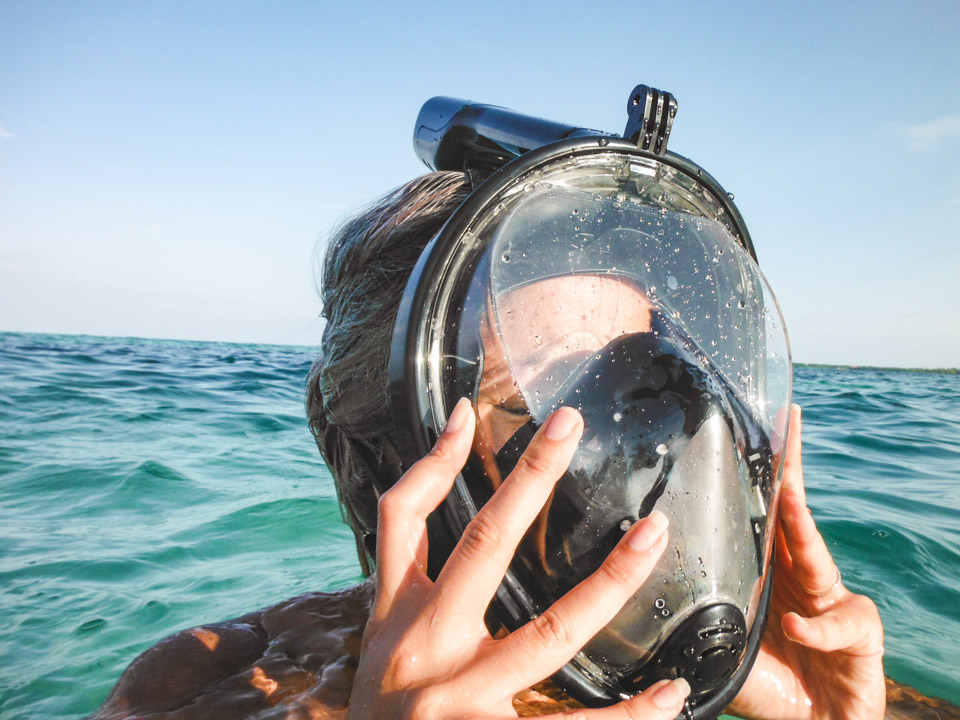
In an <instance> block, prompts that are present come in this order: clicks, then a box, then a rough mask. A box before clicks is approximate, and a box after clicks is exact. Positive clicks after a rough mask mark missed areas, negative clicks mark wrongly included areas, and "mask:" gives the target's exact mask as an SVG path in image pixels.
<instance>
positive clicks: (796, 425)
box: [783, 403, 807, 503]
mask: <svg viewBox="0 0 960 720" xmlns="http://www.w3.org/2000/svg"><path fill="white" fill-rule="evenodd" d="M802 430H803V421H802V418H801V413H800V406H799V405H797V404H796V403H794V404H793V405H791V406H790V430H789V432H788V433H787V454H786V457H784V460H783V484H784V486H785V487H792V488H793V489H794V490H796V492H797V494H798V495H799V496H800V497H801V499H802V500H803V502H804V503H805V502H806V501H807V495H806V491H805V490H804V487H803V453H802V452H801V450H802V447H803V443H802V441H801V437H800V436H801V431H802Z"/></svg>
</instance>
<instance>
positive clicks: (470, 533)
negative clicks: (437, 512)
mask: <svg viewBox="0 0 960 720" xmlns="http://www.w3.org/2000/svg"><path fill="white" fill-rule="evenodd" d="M582 432H583V419H582V418H581V417H580V413H578V412H577V411H576V410H574V409H572V408H560V409H559V410H557V411H556V412H555V413H553V415H551V416H550V417H549V418H548V420H547V422H546V423H545V424H544V426H543V428H541V429H540V431H539V432H537V434H536V436H535V437H534V439H533V440H532V441H531V443H530V446H529V447H528V448H527V450H526V451H525V452H524V453H523V456H522V457H521V458H520V461H519V462H518V463H517V467H516V468H515V469H514V471H513V472H512V473H510V476H509V477H508V478H507V479H506V481H504V483H503V485H501V486H500V488H499V489H498V490H497V492H496V493H495V494H494V495H493V497H491V498H490V500H488V501H487V503H486V504H485V505H484V506H483V508H482V509H481V510H480V512H478V513H477V515H476V517H474V518H473V520H472V521H471V522H470V524H469V525H467V528H466V530H464V533H463V536H462V537H461V538H460V542H459V543H457V547H456V548H455V549H454V551H453V553H452V554H451V555H450V558H449V559H448V560H447V563H446V565H445V566H444V568H443V570H442V571H441V572H440V576H439V577H438V578H437V590H438V596H439V597H440V598H442V600H443V602H444V603H446V604H447V606H448V607H455V608H458V609H459V611H461V612H467V613H473V614H478V615H482V614H483V613H484V611H485V610H486V608H487V605H488V604H489V603H490V598H491V597H493V594H494V593H495V592H496V589H497V587H499V585H500V583H501V582H502V580H503V575H504V573H505V572H506V571H507V567H508V566H509V564H510V561H511V560H512V559H513V555H514V553H515V552H516V549H517V545H518V544H519V542H520V540H521V538H522V537H523V535H524V533H525V532H526V531H527V528H529V527H530V524H531V523H532V522H533V520H534V518H536V516H537V514H538V513H539V512H540V510H541V509H542V508H543V505H544V503H545V502H546V501H547V498H548V497H550V493H551V492H552V491H553V487H554V485H555V484H556V482H557V480H558V479H559V478H560V476H561V475H563V473H564V471H565V470H566V469H567V467H568V466H569V465H570V459H571V458H572V457H573V453H574V451H575V450H576V448H577V443H578V442H579V440H580V434H581V433H582Z"/></svg>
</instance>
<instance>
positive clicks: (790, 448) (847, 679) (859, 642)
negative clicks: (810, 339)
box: [727, 405, 886, 720]
mask: <svg viewBox="0 0 960 720" xmlns="http://www.w3.org/2000/svg"><path fill="white" fill-rule="evenodd" d="M800 448H801V443H800V408H799V406H797V405H794V406H793V409H792V411H791V414H790V437H789V440H788V443H787V455H786V458H785V463H784V471H783V472H784V481H783V483H784V486H783V489H782V491H781V495H780V510H779V521H778V522H779V527H778V529H777V538H776V554H777V558H776V569H775V572H774V580H773V597H772V598H771V603H770V619H769V622H768V624H767V628H766V631H765V633H764V636H763V639H762V641H761V645H760V654H759V656H758V657H757V662H756V664H755V665H754V666H753V669H752V670H751V672H750V676H749V677H748V678H747V682H746V684H745V685H744V686H743V689H742V690H741V691H740V694H739V695H737V697H736V699H735V700H734V702H733V704H732V705H731V706H730V708H728V710H727V712H730V713H733V714H735V715H740V716H742V717H747V718H758V719H762V720H774V719H776V720H817V719H819V718H831V719H835V718H846V719H848V720H854V719H857V720H860V719H863V720H866V719H868V718H870V719H872V718H877V719H879V718H882V717H883V713H884V706H885V703H886V694H885V690H884V678H883V663H882V657H883V627H882V626H881V624H880V615H879V614H878V613H877V608H876V605H874V604H873V601H871V600H870V599H869V598H867V597H865V596H863V595H856V594H854V593H852V592H850V591H849V590H847V589H846V588H845V587H844V586H843V584H842V583H841V582H840V572H839V570H838V569H837V566H836V565H835V564H834V561H833V558H832V557H831V556H830V551H829V550H827V546H826V543H824V541H823V538H822V537H821V536H820V533H819V532H818V531H817V527H816V524H815V523H814V521H813V518H812V517H811V515H810V511H809V510H808V509H807V504H806V496H805V493H804V489H803V468H802V466H801V459H800Z"/></svg>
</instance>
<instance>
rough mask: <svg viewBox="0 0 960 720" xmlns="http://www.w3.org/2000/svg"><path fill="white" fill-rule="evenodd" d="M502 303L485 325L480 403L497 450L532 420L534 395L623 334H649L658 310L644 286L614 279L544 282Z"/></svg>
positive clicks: (490, 308) (502, 299)
mask: <svg viewBox="0 0 960 720" xmlns="http://www.w3.org/2000/svg"><path fill="white" fill-rule="evenodd" d="M495 304H496V307H495V308H494V307H493V306H492V305H488V308H487V312H486V313H485V317H484V319H483V321H482V322H481V328H480V340H481V343H482V345H483V352H484V363H483V374H482V375H481V378H480V390H479V394H478V398H477V411H478V416H479V422H480V426H481V430H482V431H483V432H482V434H483V435H484V436H485V437H487V438H489V440H490V442H491V443H492V445H493V448H492V450H493V452H495V453H496V452H497V451H499V450H500V448H502V447H503V445H504V444H505V443H506V442H507V440H509V439H510V437H511V436H512V435H513V434H514V433H515V432H516V431H517V430H518V429H519V428H520V427H522V426H523V425H525V424H526V423H527V422H528V421H529V420H530V415H529V408H528V400H531V399H532V398H531V397H530V396H531V395H532V394H534V393H538V392H549V391H552V390H556V389H557V388H558V387H559V385H560V384H561V383H562V382H563V381H564V380H565V379H566V377H568V376H569V373H570V372H572V370H573V369H575V368H577V367H578V366H579V365H580V364H581V363H582V362H583V361H584V360H586V359H587V357H588V356H589V355H590V354H591V353H595V352H597V351H598V350H600V349H601V348H603V347H605V346H606V345H607V344H608V343H609V342H611V341H612V340H614V339H616V338H618V337H620V336H621V335H626V334H630V333H637V332H649V331H650V329H651V325H650V324H651V311H652V307H653V306H652V305H651V304H650V301H649V300H648V299H647V297H646V295H645V294H644V293H643V292H642V291H640V290H639V289H638V288H637V287H635V286H634V285H632V284H630V283H629V282H627V281H625V280H624V279H623V278H618V277H614V276H610V275H574V276H565V277H557V278H550V279H548V280H541V281H540V282H536V283H531V284H530V285H525V286H522V287H519V288H517V289H516V290H512V291H510V292H509V293H506V294H505V295H502V296H500V297H499V298H498V299H497V300H496V301H495ZM525 395H526V396H527V397H525ZM544 399H546V398H544Z"/></svg>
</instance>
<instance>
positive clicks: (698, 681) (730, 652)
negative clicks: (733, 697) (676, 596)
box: [638, 603, 747, 706]
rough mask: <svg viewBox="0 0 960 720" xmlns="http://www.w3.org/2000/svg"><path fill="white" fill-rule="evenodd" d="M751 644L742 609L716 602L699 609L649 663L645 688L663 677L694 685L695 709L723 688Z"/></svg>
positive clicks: (693, 699)
mask: <svg viewBox="0 0 960 720" xmlns="http://www.w3.org/2000/svg"><path fill="white" fill-rule="evenodd" d="M746 644H747V623H746V621H745V619H744V617H743V613H742V612H740V610H739V608H737V607H736V606H734V605H731V604H729V603H715V604H713V605H708V606H707V607H704V608H701V609H700V610H697V611H696V612H695V613H693V614H692V615H690V617H688V618H687V619H686V620H684V622H683V624H682V625H680V627H678V628H677V629H676V630H675V631H674V632H673V633H672V634H671V635H670V637H669V638H668V639H667V641H666V642H665V643H664V644H663V646H662V647H661V648H660V650H659V651H658V652H657V653H656V655H654V656H653V657H652V658H651V659H650V660H649V661H648V663H647V667H648V668H649V670H648V671H647V672H645V673H643V674H642V675H641V677H640V678H638V680H642V682H643V684H644V686H646V685H649V684H650V683H652V682H655V681H657V680H659V679H662V678H676V677H683V678H685V679H686V680H687V682H689V683H690V699H691V702H692V703H693V705H694V706H696V704H697V701H698V700H699V699H701V698H704V697H706V696H709V695H711V694H712V693H714V692H716V691H717V690H719V689H721V688H722V687H723V686H724V685H725V684H726V682H727V680H729V679H730V677H731V676H732V675H733V673H734V671H736V669H737V667H738V666H739V665H740V661H741V659H742V658H743V651H744V648H745V647H746Z"/></svg>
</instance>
